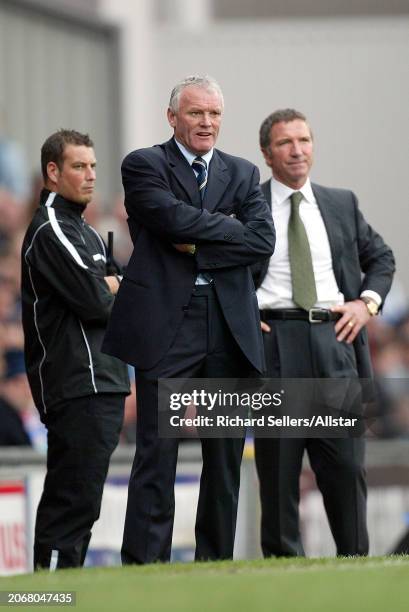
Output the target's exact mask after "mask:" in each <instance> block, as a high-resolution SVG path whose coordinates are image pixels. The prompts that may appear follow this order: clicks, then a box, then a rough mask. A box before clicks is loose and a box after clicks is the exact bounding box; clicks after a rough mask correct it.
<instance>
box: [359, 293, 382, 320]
mask: <svg viewBox="0 0 409 612" xmlns="http://www.w3.org/2000/svg"><path fill="white" fill-rule="evenodd" d="M359 299H360V300H362V301H363V302H364V304H365V306H366V308H367V310H368V312H369V314H370V315H371V317H374V316H375V315H377V314H378V312H379V306H378V304H377V303H376V302H375V300H373V299H372V298H370V297H368V296H366V295H363V296H361V297H360V298H359Z"/></svg>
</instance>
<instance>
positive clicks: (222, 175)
mask: <svg viewBox="0 0 409 612" xmlns="http://www.w3.org/2000/svg"><path fill="white" fill-rule="evenodd" d="M230 178H231V177H230V172H229V170H228V168H227V166H226V164H225V163H224V161H223V160H222V158H221V157H220V155H219V154H218V152H217V150H216V149H215V150H214V151H213V156H212V159H211V161H210V165H209V174H208V178H207V185H206V191H205V196H204V199H203V208H206V210H208V211H209V212H213V211H214V210H215V209H216V208H217V206H218V205H219V203H220V201H221V199H222V196H223V194H224V192H225V191H226V188H227V185H228V184H229V183H230Z"/></svg>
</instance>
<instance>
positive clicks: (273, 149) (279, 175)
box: [263, 119, 313, 189]
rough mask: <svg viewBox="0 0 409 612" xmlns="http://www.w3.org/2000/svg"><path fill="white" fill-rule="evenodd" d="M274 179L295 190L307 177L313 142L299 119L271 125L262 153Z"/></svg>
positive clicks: (309, 133) (306, 127)
mask: <svg viewBox="0 0 409 612" xmlns="http://www.w3.org/2000/svg"><path fill="white" fill-rule="evenodd" d="M263 155H264V159H265V160H266V164H267V166H270V168H271V170H272V171H273V175H274V178H275V179H277V180H278V181H280V183H284V185H287V186H288V187H292V188H293V189H299V188H300V187H302V186H303V185H304V183H305V181H306V180H307V178H308V175H309V172H310V168H311V166H312V162H313V142H312V135H311V131H310V128H309V126H308V124H307V123H306V122H305V121H303V120H302V119H294V121H288V122H287V123H286V122H285V121H280V122H279V123H275V124H274V125H273V126H272V128H271V132H270V146H269V148H268V149H265V150H263Z"/></svg>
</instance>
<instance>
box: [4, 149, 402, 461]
mask: <svg viewBox="0 0 409 612" xmlns="http://www.w3.org/2000/svg"><path fill="white" fill-rule="evenodd" d="M24 167H26V164H25V163H24V160H23V157H22V156H21V154H20V153H19V149H18V147H16V146H14V145H13V143H10V142H7V141H5V140H3V139H1V138H0V446H15V445H31V446H32V447H33V448H35V449H37V450H39V451H41V452H45V450H46V443H47V441H46V431H45V428H44V427H43V425H42V423H41V422H40V419H39V417H38V414H37V410H36V409H35V406H34V404H33V401H32V398H31V395H30V389H29V386H28V382H27V377H26V374H25V370H24V357H23V349H24V338H23V332H22V326H21V303H20V250H21V244H22V238H23V236H24V233H25V230H26V227H27V225H28V223H29V222H30V219H31V217H32V215H33V213H34V211H35V209H36V207H37V206H38V202H39V193H40V191H41V188H42V179H41V176H40V175H38V176H35V177H34V178H33V179H32V181H31V188H30V187H28V188H27V185H30V182H29V180H28V178H27V176H25V175H24V172H22V168H24ZM107 211H108V212H107ZM85 216H86V219H87V221H88V222H89V223H90V224H91V225H92V226H93V227H95V228H96V229H97V230H98V231H99V233H100V234H101V236H102V237H103V238H104V239H106V237H107V233H108V231H113V232H114V237H115V240H114V255H115V259H116V260H117V261H118V262H119V263H120V264H122V265H126V263H127V261H128V259H129V256H130V253H131V249H132V245H131V242H130V238H129V234H128V230H127V222H126V212H125V208H124V206H123V198H122V197H121V196H118V197H117V198H116V199H115V200H114V201H113V202H101V201H98V200H96V201H94V202H92V203H91V204H90V205H89V206H88V207H87V210H86V214H85ZM398 273H399V271H398ZM368 331H369V337H370V345H371V351H372V356H373V365H374V370H375V375H376V377H377V400H376V406H375V412H374V418H373V421H372V425H371V427H370V429H369V435H371V436H376V437H380V438H394V437H405V436H406V437H408V436H409V388H408V385H409V302H408V300H407V297H406V295H405V292H404V291H403V289H402V288H401V287H400V285H399V281H396V282H395V284H394V286H393V288H392V291H391V293H390V295H389V296H388V299H387V302H386V304H385V307H384V309H383V314H382V315H381V316H378V317H373V318H372V319H371V321H370V324H369V326H368ZM130 373H131V379H133V371H132V370H131V372H130ZM135 422H136V409H135V383H134V382H133V383H132V395H131V396H129V397H128V398H127V401H126V407H125V419H124V426H123V431H122V436H121V441H122V443H134V441H135V436H136V431H135Z"/></svg>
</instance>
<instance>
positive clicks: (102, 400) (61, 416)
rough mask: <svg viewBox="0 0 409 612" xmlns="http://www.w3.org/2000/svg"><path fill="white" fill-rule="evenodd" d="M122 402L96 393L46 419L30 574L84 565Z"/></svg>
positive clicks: (73, 401)
mask: <svg viewBox="0 0 409 612" xmlns="http://www.w3.org/2000/svg"><path fill="white" fill-rule="evenodd" d="M124 401H125V396H124V395H122V394H121V395H120V394H109V393H99V394H96V395H91V396H86V397H79V398H75V399H71V400H66V401H64V402H61V403H59V404H58V406H56V407H53V408H52V409H50V411H49V412H48V413H47V414H46V415H45V417H44V421H45V424H46V426H47V430H48V451H47V474H46V477H45V481H44V489H43V493H42V496H41V499H40V503H39V506H38V510H37V519H36V525H35V536H34V569H41V568H47V569H48V568H50V569H61V568H67V567H80V566H82V565H83V563H84V560H85V555H86V552H87V548H88V543H89V540H90V538H91V529H92V526H93V524H94V522H95V521H96V520H97V519H98V517H99V513H100V508H101V499H102V493H103V489H104V483H105V479H106V476H107V473H108V467H109V460H110V457H111V454H112V452H113V451H114V449H115V447H116V446H117V444H118V440H119V434H120V431H121V427H122V420H123V409H124Z"/></svg>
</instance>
